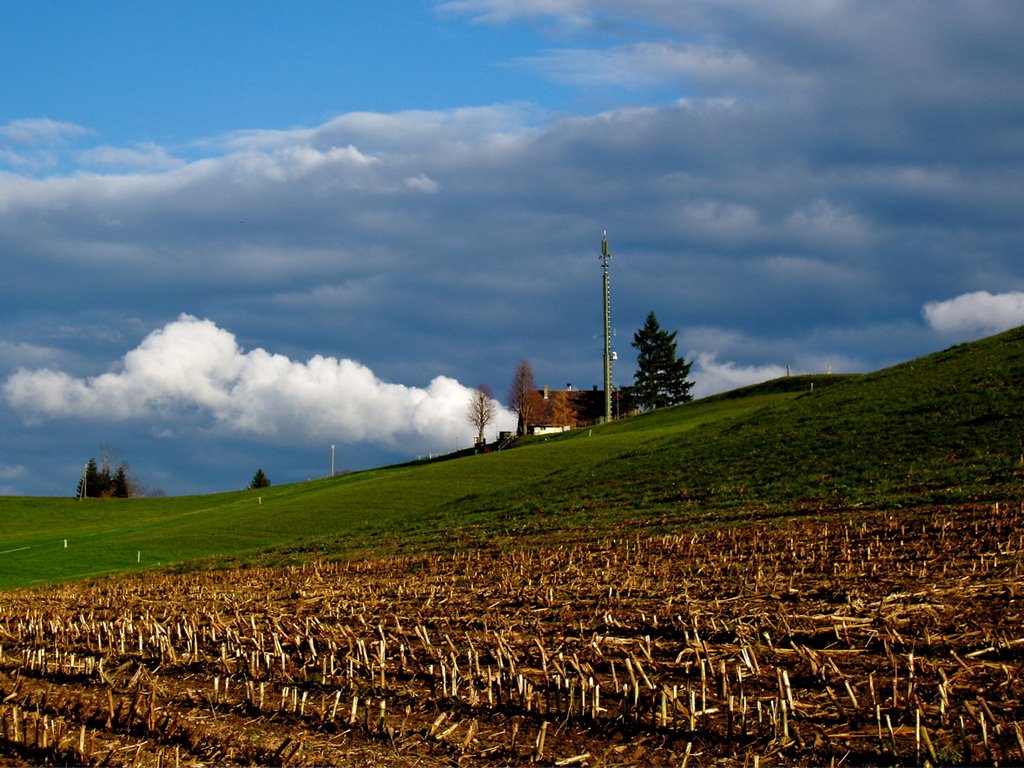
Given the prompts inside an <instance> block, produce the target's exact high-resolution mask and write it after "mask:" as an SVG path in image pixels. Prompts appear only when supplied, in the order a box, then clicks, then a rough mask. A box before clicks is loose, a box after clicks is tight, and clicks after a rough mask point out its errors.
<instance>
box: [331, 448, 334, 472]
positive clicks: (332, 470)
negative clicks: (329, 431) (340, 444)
mask: <svg viewBox="0 0 1024 768" xmlns="http://www.w3.org/2000/svg"><path fill="white" fill-rule="evenodd" d="M331 477H334V443H331Z"/></svg>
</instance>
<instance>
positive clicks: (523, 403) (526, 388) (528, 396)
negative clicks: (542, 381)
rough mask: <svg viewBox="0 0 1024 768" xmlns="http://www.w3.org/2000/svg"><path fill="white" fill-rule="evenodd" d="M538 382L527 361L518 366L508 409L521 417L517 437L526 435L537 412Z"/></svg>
mask: <svg viewBox="0 0 1024 768" xmlns="http://www.w3.org/2000/svg"><path fill="white" fill-rule="evenodd" d="M538 399H539V398H538V395H537V382H535V381H534V380H533V368H531V367H530V364H529V363H528V362H526V361H525V360H521V361H520V362H519V365H517V366H516V372H515V374H513V376H512V388H511V389H509V392H508V407H509V408H511V409H512V410H513V411H515V413H516V415H517V416H518V417H519V420H518V425H517V426H516V434H517V435H525V434H526V429H527V427H529V426H530V420H531V419H532V418H533V416H534V414H535V413H536V412H537V405H538V402H537V401H538Z"/></svg>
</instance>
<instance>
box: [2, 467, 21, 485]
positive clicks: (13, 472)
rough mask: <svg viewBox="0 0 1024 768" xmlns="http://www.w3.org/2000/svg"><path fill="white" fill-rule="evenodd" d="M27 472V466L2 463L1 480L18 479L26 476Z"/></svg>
mask: <svg viewBox="0 0 1024 768" xmlns="http://www.w3.org/2000/svg"><path fill="white" fill-rule="evenodd" d="M25 473H26V470H25V467H23V466H21V465H20V464H0V480H2V481H5V482H7V481H10V480H17V479H18V478H20V477H24V476H25Z"/></svg>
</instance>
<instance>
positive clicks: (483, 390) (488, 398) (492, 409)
mask: <svg viewBox="0 0 1024 768" xmlns="http://www.w3.org/2000/svg"><path fill="white" fill-rule="evenodd" d="M466 415H467V416H468V417H469V423H470V424H472V425H473V426H474V427H476V430H477V437H476V442H477V445H480V444H481V443H483V442H484V430H485V429H486V428H487V425H488V424H490V423H491V422H493V421H494V419H495V417H496V416H497V415H498V406H497V404H496V403H495V402H494V395H492V394H491V389H490V387H488V386H487V385H486V384H481V385H480V386H478V387H477V388H476V389H474V390H473V392H472V393H471V394H470V396H469V403H468V405H467V408H466Z"/></svg>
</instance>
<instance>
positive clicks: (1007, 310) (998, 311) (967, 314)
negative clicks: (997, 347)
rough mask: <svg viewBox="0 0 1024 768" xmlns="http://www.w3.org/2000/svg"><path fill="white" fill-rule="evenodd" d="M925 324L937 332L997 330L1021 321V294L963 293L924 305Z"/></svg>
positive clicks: (1023, 296)
mask: <svg viewBox="0 0 1024 768" xmlns="http://www.w3.org/2000/svg"><path fill="white" fill-rule="evenodd" d="M923 313H924V317H925V320H927V321H928V325H929V326H931V328H932V329H933V330H936V331H938V332H939V333H975V332H979V333H998V332H999V331H1006V330H1009V329H1010V328H1016V327H1017V326H1018V325H1022V324H1024V293H1022V292H1020V291H1011V292H1009V293H996V294H993V293H989V292H988V291H975V292H974V293H964V294H961V295H960V296H957V297H956V298H953V299H948V300H946V301H929V302H928V303H927V304H925V305H924V310H923Z"/></svg>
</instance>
